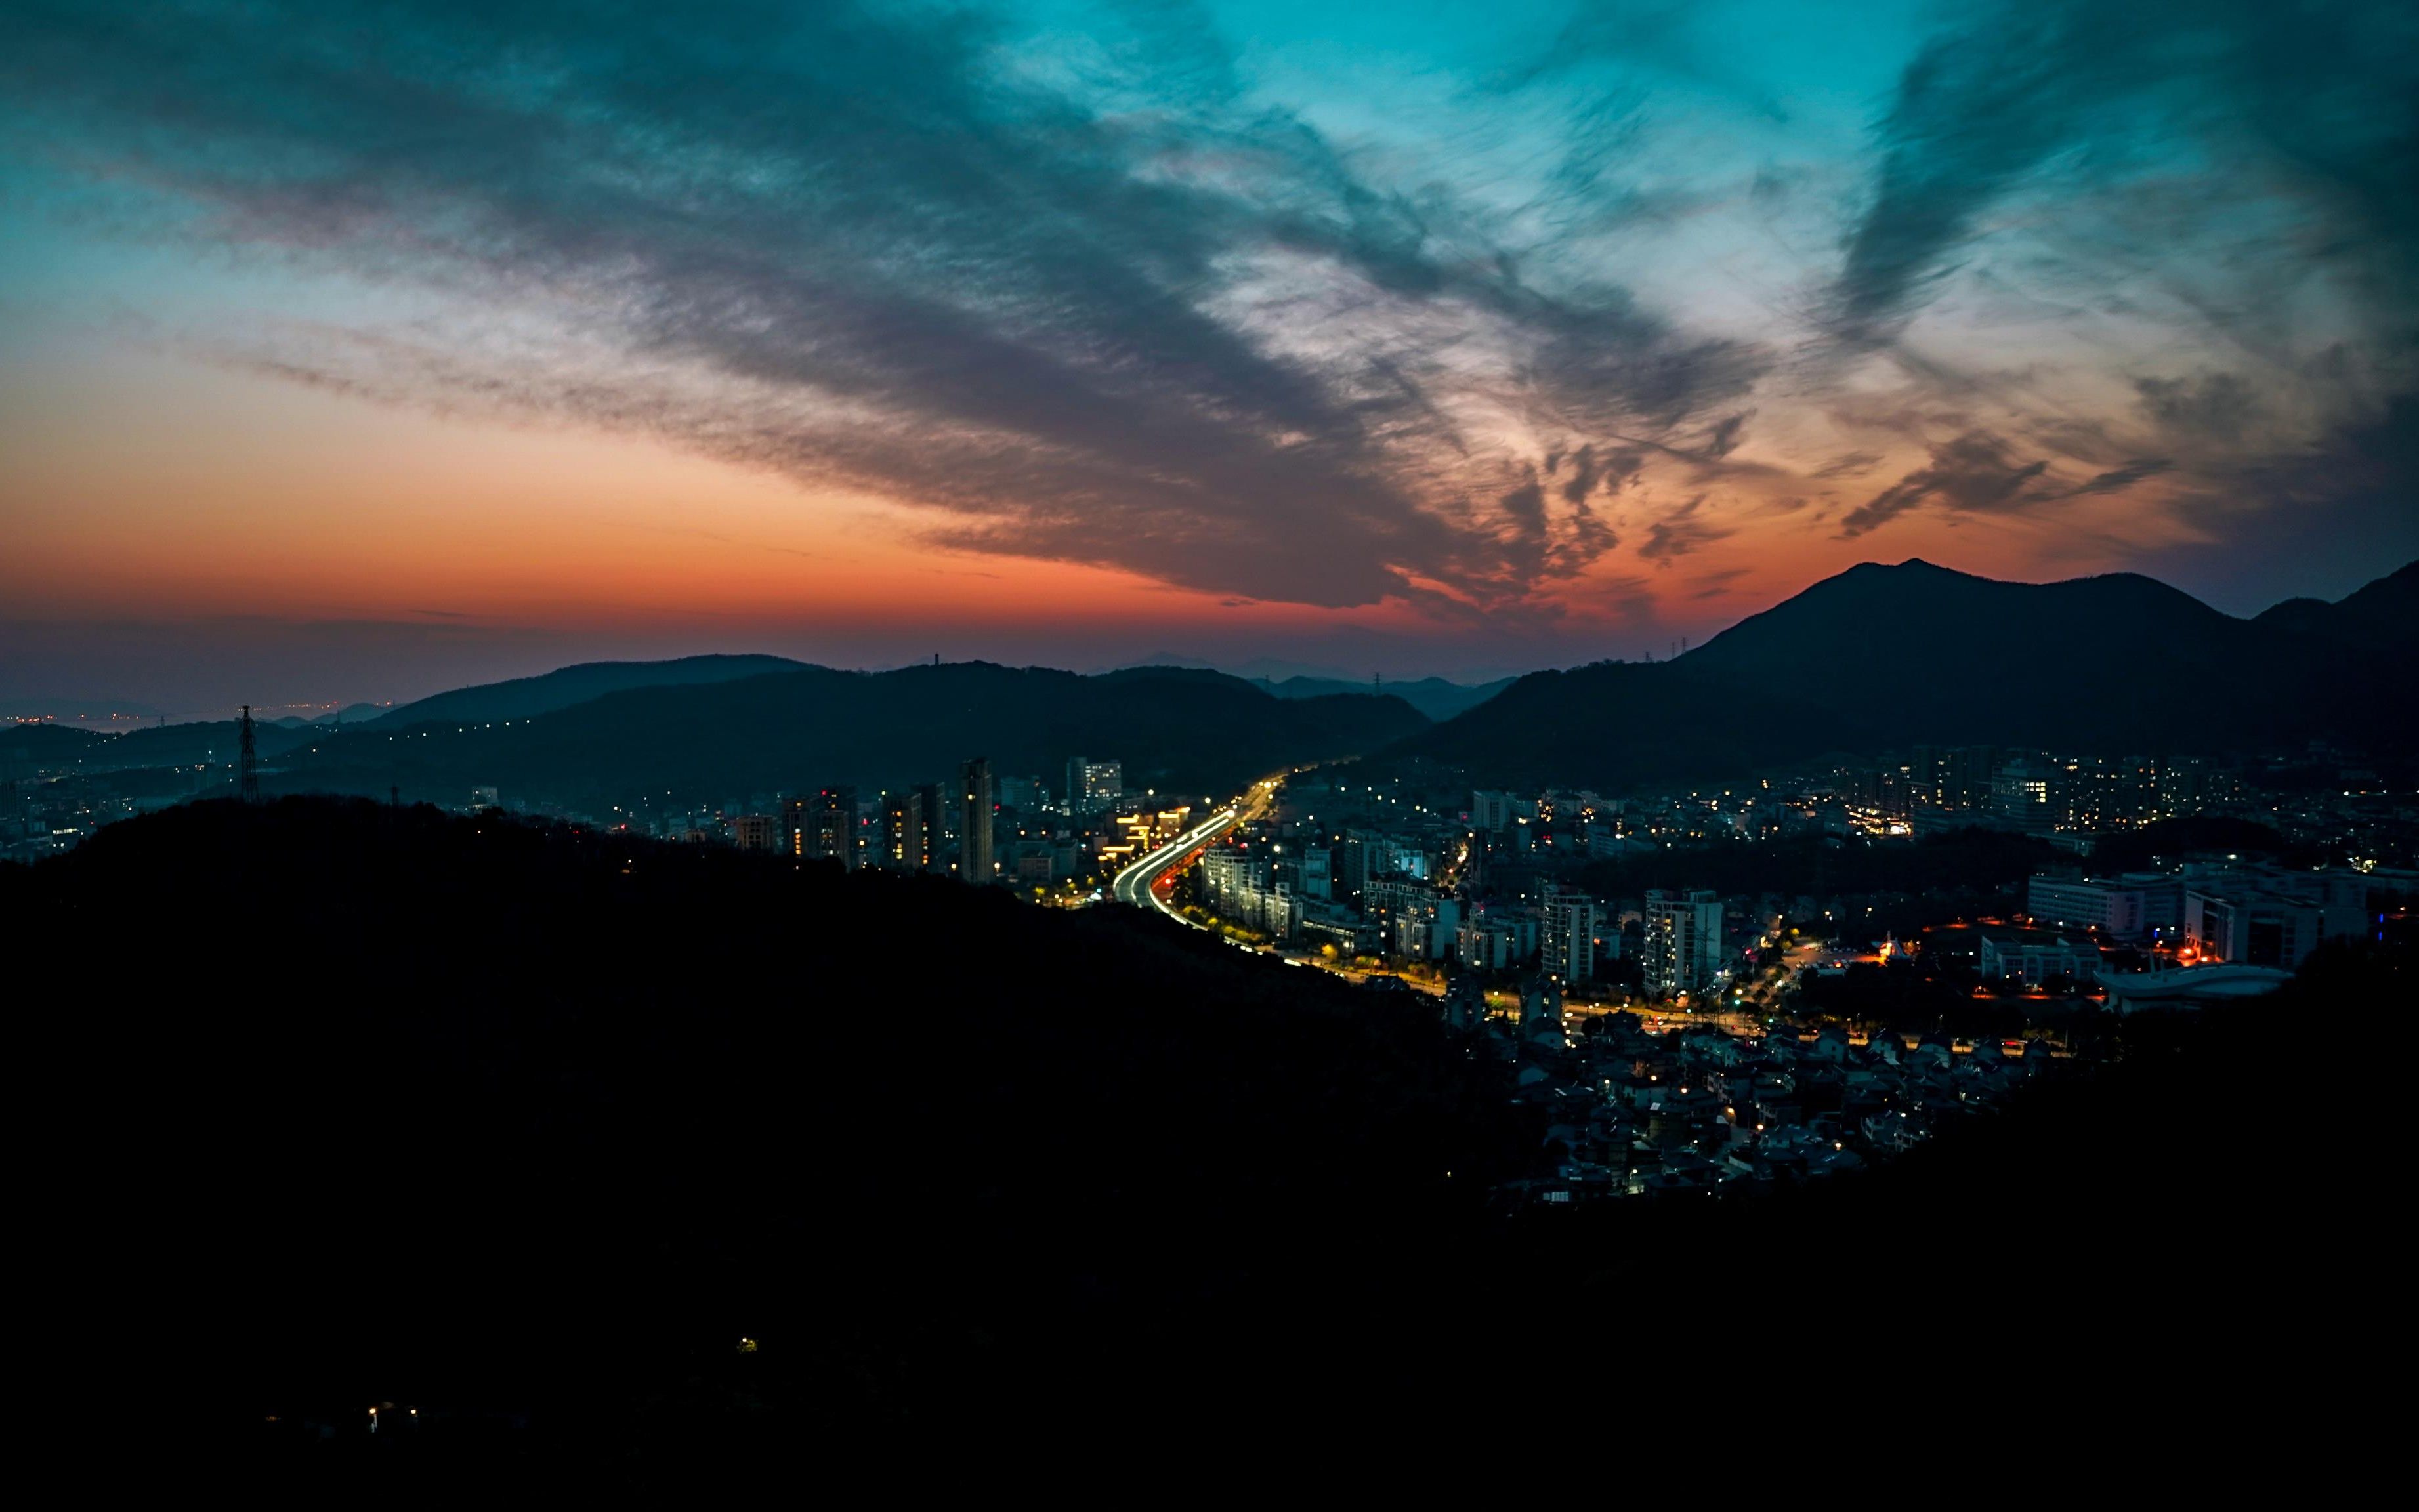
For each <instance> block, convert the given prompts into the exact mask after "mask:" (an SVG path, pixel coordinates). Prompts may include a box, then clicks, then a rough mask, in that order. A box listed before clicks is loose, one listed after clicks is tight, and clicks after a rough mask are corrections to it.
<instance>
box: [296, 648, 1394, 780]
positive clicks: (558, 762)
mask: <svg viewBox="0 0 2419 1512" xmlns="http://www.w3.org/2000/svg"><path fill="white" fill-rule="evenodd" d="M432 702H433V701H432ZM398 712H403V711H398ZM1426 722H1427V721H1426V720H1425V718H1423V717H1421V715H1420V714H1419V712H1418V711H1417V710H1415V709H1413V708H1411V707H1410V705H1409V704H1407V703H1405V702H1402V701H1401V700H1399V699H1395V698H1391V697H1389V698H1372V697H1369V696H1367V695H1352V696H1332V697H1324V698H1309V699H1278V698H1274V697H1271V695H1269V694H1268V693H1265V692H1262V691H1261V690H1260V689H1258V688H1256V687H1252V686H1251V685H1250V684H1248V683H1246V682H1243V681H1242V680H1241V679H1240V678H1234V677H1228V676H1226V675H1225V674H1224V673H1219V672H1206V671H1188V670H1184V669H1170V668H1137V669H1132V670H1130V671H1121V672H1114V673H1109V674H1105V675H1102V676H1097V677H1081V676H1078V675H1076V674H1075V673H1072V672H1064V671H1050V670H1046V669H1038V668H1024V669H1018V668H1009V667H999V666H994V665H992V664H990V663H986V662H962V663H955V664H951V665H947V666H915V667H908V668H903V669H901V670H899V671H888V672H845V671H832V670H830V669H828V668H820V667H800V668H797V669H795V670H792V671H779V672H775V673H771V674H769V675H764V676H758V677H749V678H743V679H738V680H731V681H716V682H710V683H694V684H690V685H687V686H669V687H638V688H629V689H625V690H623V691H618V692H613V693H609V694H607V695H605V696H603V697H601V698H595V699H592V700H590V701H588V702H583V703H579V704H577V705H574V706H572V707H569V708H562V709H557V710H554V711H552V712H550V713H545V714H540V715H538V716H536V717H530V718H523V717H518V716H516V717H514V718H513V722H512V723H511V724H510V725H506V724H505V723H504V722H503V721H502V720H501V719H495V720H482V721H480V722H478V723H475V724H473V723H470V722H468V721H467V720H466V721H463V722H460V723H445V724H438V723H434V722H430V721H425V720H422V721H415V722H412V723H409V724H408V725H406V726H405V727H403V728H401V729H395V728H393V723H394V721H393V718H392V717H391V718H390V719H388V720H382V721H380V722H379V724H378V725H377V726H376V727H374V728H372V729H369V730H364V731H362V732H359V733H346V734H342V735H330V736H327V737H325V738H323V739H321V740H319V741H318V742H316V745H315V746H313V747H312V748H308V749H306V750H305V751H303V752H300V753H298V755H297V757H296V759H295V760H294V761H293V762H292V763H291V764H289V767H288V769H287V770H286V771H285V772H283V773H281V774H278V775H277V776H276V777H275V778H274V779H272V781H271V786H272V787H273V788H283V789H285V790H288V791H294V790H301V791H312V790H317V791H332V792H352V793H367V794H374V795H383V794H385V793H386V792H387V791H388V789H389V787H390V786H393V787H400V788H401V789H402V790H403V793H404V795H405V796H406V797H412V796H422V795H424V796H428V797H431V798H435V799H438V800H439V801H442V802H447V803H454V802H458V801H459V799H460V795H462V794H463V793H464V792H466V791H467V790H468V789H469V788H470V787H472V786H484V785H493V786H496V787H500V788H502V789H504V790H505V791H506V794H507V796H508V797H511V798H517V799H542V800H544V801H547V802H552V803H559V804H563V805H567V806H571V807H590V808H595V809H601V807H602V806H603V805H605V804H610V803H628V802H630V801H631V800H633V799H634V798H637V797H638V796H639V795H648V796H650V797H656V798H667V797H668V798H670V800H672V801H674V802H689V801H695V802H700V803H709V804H710V803H716V802H720V801H722V800H724V799H726V798H732V797H739V798H745V797H747V796H748V795H753V794H759V793H772V792H776V791H788V792H797V791H800V790H801V789H806V788H811V787H814V786H819V785H822V784H824V783H834V782H847V783H853V784H855V785H856V786H858V787H860V788H869V789H871V788H881V787H900V786H903V785H906V784H910V783H914V782H920V781H943V782H947V781H949V780H953V779H954V778H955V776H956V773H957V768H958V764H959V763H960V762H962V761H963V760H965V759H966V758H968V757H971V756H978V755H981V756H988V757H989V758H990V759H991V762H992V767H993V770H994V772H995V773H998V774H1000V775H1003V776H1028V775H1030V776H1040V777H1041V778H1042V779H1043V781H1044V784H1045V785H1047V786H1049V787H1052V788H1054V789H1055V787H1056V786H1057V785H1058V783H1057V781H1056V780H1055V779H1056V778H1057V775H1058V773H1059V772H1060V771H1061V770H1062V769H1063V767H1064V765H1065V764H1066V762H1067V760H1068V758H1069V757H1071V756H1078V755H1083V756H1095V757H1110V758H1116V759H1118V760H1121V761H1123V762H1124V763H1125V772H1126V783H1127V786H1128V787H1129V788H1156V789H1159V790H1161V791H1172V792H1174V793H1178V794H1184V795H1194V796H1198V795H1224V794H1226V793H1230V792H1233V791H1235V790H1236V789H1238V788H1240V786H1242V785H1243V784H1244V783H1246V782H1248V781H1249V780H1251V779H1253V778H1256V777H1258V776H1261V775H1263V774H1264V773H1267V772H1270V771H1273V770H1275V769H1277V768H1279V767H1283V766H1289V765H1295V764H1302V763H1304V762H1312V761H1324V760H1333V759H1335V758H1339V757H1346V756H1353V755H1359V754H1364V753H1366V752H1369V751H1372V750H1376V749H1378V748H1380V747H1382V746H1385V745H1386V744H1388V743H1389V742H1392V741H1395V740H1399V739H1401V738H1402V737H1403V736H1405V735H1408V734H1410V733H1412V732H1413V731H1415V730H1418V729H1420V728H1422V727H1423V726H1425V724H1426Z"/></svg>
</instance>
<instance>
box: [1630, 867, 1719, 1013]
mask: <svg viewBox="0 0 2419 1512" xmlns="http://www.w3.org/2000/svg"><path fill="white" fill-rule="evenodd" d="M1643 953H1644V962H1643V964H1644V965H1645V968H1646V990H1647V991H1648V992H1649V993H1651V994H1653V995H1656V996H1657V997H1672V996H1676V995H1679V994H1681V993H1701V992H1703V991H1704V990H1705V989H1707V988H1708V987H1710V986H1712V985H1713V981H1714V977H1715V975H1716V974H1717V973H1718V972H1719V971H1720V969H1721V963H1722V902H1721V899H1720V897H1719V896H1718V894H1716V893H1714V892H1712V891H1710V890H1707V889H1703V888H1700V889H1698V890H1697V891H1694V892H1687V893H1678V892H1659V891H1658V892H1650V893H1648V894H1647V895H1646V940H1645V949H1644V952H1643Z"/></svg>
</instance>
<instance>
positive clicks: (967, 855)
mask: <svg viewBox="0 0 2419 1512" xmlns="http://www.w3.org/2000/svg"><path fill="white" fill-rule="evenodd" d="M993 808H994V803H993V800H992V787H991V761H990V759H989V758H988V757H983V756H978V757H976V758H975V759H974V760H972V761H970V762H968V763H966V764H964V765H963V766H962V767H960V768H959V769H958V876H959V878H960V879H961V880H963V881H966V882H971V883H973V884H974V885H975V886H977V887H989V886H990V885H991V883H992V881H993V879H994V876H996V874H997V872H998V868H997V867H996V866H994V864H993V860H992V856H993V852H992V810H993Z"/></svg>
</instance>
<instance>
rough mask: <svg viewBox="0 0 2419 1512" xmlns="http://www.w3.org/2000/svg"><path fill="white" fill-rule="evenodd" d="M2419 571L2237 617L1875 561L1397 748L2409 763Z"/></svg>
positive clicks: (1738, 758)
mask: <svg viewBox="0 0 2419 1512" xmlns="http://www.w3.org/2000/svg"><path fill="white" fill-rule="evenodd" d="M2415 594H2419V564H2414V565H2413V566H2407V567H2404V568H2402V569H2401V570H2400V571H2398V572H2396V573H2394V574H2393V575H2391V576H2390V577H2387V578H2383V579H2379V580H2378V581H2376V582H2373V583H2371V584H2369V585H2368V586H2367V587H2365V588H2363V589H2362V590H2360V591H2359V592H2358V593H2356V594H2351V595H2350V597H2348V598H2345V599H2344V600H2342V601H2341V602H2339V603H2335V604H2323V603H2319V602H2317V601H2315V600H2299V601H2295V602H2294V603H2292V604H2289V605H2280V606H2278V607H2277V609H2273V610H2271V611H2270V612H2269V613H2268V614H2265V615H2262V616H2260V617H2259V618H2257V619H2251V620H2243V619H2237V618H2235V617H2233V616H2231V615H2227V614H2224V613H2221V612H2219V611H2218V610H2216V609H2211V608H2210V607H2209V606H2208V605H2206V604H2203V603H2202V602H2200V601H2199V600H2198V599H2196V598H2194V597H2193V596H2192V595H2190V594H2185V593H2183V592H2181V591H2180V590H2179V589H2176V588H2172V587H2170V586H2168V585H2167V584H2165V583H2162V582H2159V581H2157V580H2155V579H2149V578H2145V577H2140V576H2138V575H2135V574H2131V573H2117V574H2110V575H2106V576H2103V577H2094V578H2081V579H2072V580H2070V581H2066V582H2055V583H2015V582H2002V581H1998V580H1995V579H1988V578H1978V577H1974V576H1972V575H1969V574H1966V573H1961V572H1952V571H1950V570H1949V569H1947V568H1944V567H1938V566H1934V565H1933V564H1932V563H1928V562H1922V561H1910V562H1903V563H1899V564H1897V565H1895V566H1885V565H1882V564H1880V563H1864V564H1862V565H1859V566H1856V567H1852V568H1850V569H1848V570H1847V571H1846V572H1843V573H1841V574H1839V575H1838V576H1836V577H1832V578H1828V579H1824V580H1823V581H1821V582H1818V583H1816V584H1814V585H1813V586H1812V587H1810V588H1809V589H1807V590H1806V591H1805V592H1803V593H1801V594H1797V595H1796V596H1795V597H1793V598H1790V599H1788V600H1786V601H1784V602H1782V603H1780V604H1778V605H1776V606H1774V607H1773V608H1772V609H1766V610H1765V611H1764V612H1763V613H1761V614H1757V615H1753V616H1750V617H1749V618H1748V619H1746V620H1743V621H1741V622H1740V623H1739V624H1737V625H1733V627H1731V628H1730V629H1729V630H1726V631H1724V632H1723V633H1722V634H1721V635H1719V636H1717V637H1716V638H1715V639H1714V640H1710V641H1708V642H1707V643H1706V644H1704V645H1703V646H1701V647H1699V648H1698V649H1696V650H1694V651H1692V652H1689V653H1688V654H1687V655H1686V656H1681V657H1679V658H1677V659H1675V660H1672V661H1669V662H1655V663H1628V662H1606V663H1599V664H1596V665H1595V666H1591V667H1582V668H1578V669H1575V670H1572V671H1559V672H1553V671H1549V672H1534V673H1532V674H1530V675H1529V676H1527V677H1523V678H1521V679H1520V680H1519V681H1518V682H1517V683H1515V684H1514V685H1513V686H1512V687H1509V688H1507V689H1505V690H1504V691H1503V692H1502V693H1500V694H1498V695H1497V696H1496V697H1495V698H1493V699H1491V700H1489V701H1488V702H1486V703H1483V704H1480V705H1479V706H1478V707H1476V708H1474V709H1472V710H1471V711H1470V712H1469V713H1466V714H1463V715H1461V716H1459V717H1456V718H1453V719H1450V720H1447V721H1445V722H1443V723H1441V724H1439V725H1436V726H1434V727H1432V728H1430V729H1428V730H1425V731H1423V732H1420V733H1417V734H1414V735H1412V736H1410V738H1409V739H1407V740H1405V741H1403V742H1401V743H1399V744H1398V745H1397V746H1396V747H1394V748H1393V749H1392V750H1391V751H1389V752H1388V753H1387V755H1388V756H1389V757H1391V758H1409V757H1425V758H1431V759H1435V760H1441V761H1445V762H1450V763H1455V764H1460V765H1463V766H1466V767H1468V768H1469V769H1470V770H1471V773H1472V774H1473V776H1474V777H1475V778H1478V779H1484V780H1487V781H1502V782H1507V783H1512V782H1518V783H1528V782H1541V783H1542V782H1563V783H1572V784H1590V785H1605V786H1620V785H1623V784H1626V783H1630V782H1638V781H1654V780H1663V779H1686V778H1704V779H1722V778H1728V777H1735V776H1743V775H1746V774H1747V773H1749V772H1751V771H1756V770H1765V769H1769V768H1770V767H1772V766H1773V765H1776V764H1788V763H1793V762H1799V761H1806V760H1810V759H1813V758H1816V757H1819V756H1822V755H1824V754H1826V753H1829V752H1860V753H1865V754H1874V753H1879V752H1882V751H1886V750H1891V749H1898V748H1905V747H1909V746H1915V745H1937V746H1960V745H2010V746H2022V747H2033V748H2065V749H2071V750H2083V751H2092V752H2099V753H2106V754H2129V753H2167V754H2192V753H2213V752H2220V751H2247V750H2276V749H2285V748H2290V747H2293V746H2295V745H2298V744H2301V743H2304V742H2307V741H2309V740H2313V739H2326V740H2331V741H2337V742H2342V743H2346V744H2350V745H2353V746H2360V747H2370V748H2377V747H2387V748H2392V747H2396V746H2399V745H2400V744H2402V743H2405V742H2407V741H2408V740H2409V739H2410V738H2411V733H2412V731H2413V719H2412V716H2411V710H2410V709H2409V707H2408V701H2407V700H2406V699H2404V698H2402V697H2401V696H2400V695H2399V691H2398V689H2399V686H2400V684H2401V682H2402V681H2403V680H2405V679H2406V678H2407V676H2408V672H2407V667H2408V665H2409V661H2410V658H2411V656H2412V655H2413V653H2414V651H2419V645H2414V635H2415V634H2419V630H2414V626H2419V612H2414V611H2413V599H2414V595H2415Z"/></svg>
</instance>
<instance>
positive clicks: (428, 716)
mask: <svg viewBox="0 0 2419 1512" xmlns="http://www.w3.org/2000/svg"><path fill="white" fill-rule="evenodd" d="M806 665H807V664H806V663H805V662H802V661H793V660H791V659H790V658H789V657H787V656H756V655H749V656H677V657H674V658H672V659H671V660H669V661H586V662H581V663H579V664H578V665H577V666H572V667H559V668H557V669H555V670H554V671H550V672H544V673H541V674H539V675H538V676H535V677H516V678H512V679H510V680H509V681H506V682H501V683H482V684H480V685H478V686H477V687H457V688H455V689H454V690H453V691H451V692H447V693H438V694H435V695H433V696H431V697H428V698H424V699H422V700H420V701H419V702H416V703H406V704H404V705H402V706H401V707H399V708H394V709H388V710H385V711H383V712H380V713H378V714H377V717H375V718H373V719H369V720H365V721H362V722H364V723H368V724H375V725H377V726H378V727H379V728H381V729H386V730H400V729H402V728H404V727H405V726H407V725H421V724H448V723H467V722H469V721H470V720H473V719H526V718H529V717H532V716H533V715H540V714H551V713H553V712H554V711H555V710H557V709H567V708H570V707H571V706H572V705H573V704H575V703H585V702H588V701H589V700H590V699H596V698H603V697H604V696H605V695H606V694H608V693H620V692H624V691H627V690H628V689H630V688H634V687H690V686H694V685H697V684H701V683H728V682H733V681H736V680H737V679H739V678H742V677H762V676H763V675H764V674H766V673H767V672H786V671H798V670H800V669H802V668H804V667H805V666H806ZM349 712H350V711H347V713H348V714H349ZM352 722H354V721H353V720H352V719H351V718H347V720H346V723H347V724H350V723H352Z"/></svg>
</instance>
